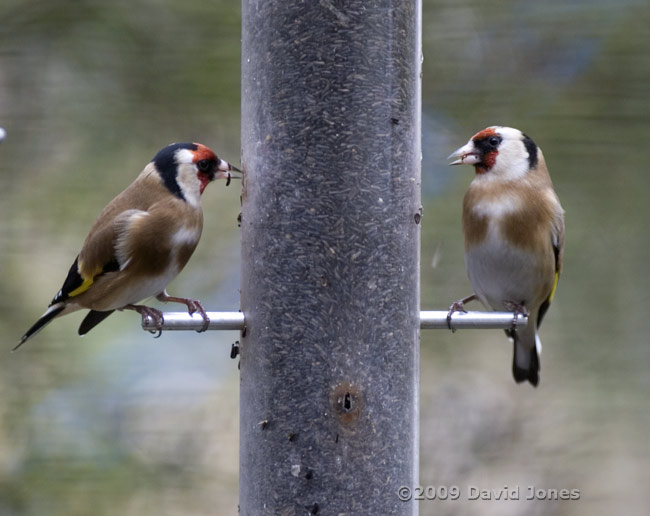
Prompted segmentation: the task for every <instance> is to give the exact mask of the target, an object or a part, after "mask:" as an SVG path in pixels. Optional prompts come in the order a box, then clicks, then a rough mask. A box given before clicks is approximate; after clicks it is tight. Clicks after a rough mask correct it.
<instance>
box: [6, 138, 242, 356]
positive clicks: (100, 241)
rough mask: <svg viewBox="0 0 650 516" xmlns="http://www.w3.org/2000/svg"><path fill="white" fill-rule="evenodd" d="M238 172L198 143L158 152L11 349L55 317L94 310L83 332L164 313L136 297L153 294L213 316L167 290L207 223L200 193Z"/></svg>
mask: <svg viewBox="0 0 650 516" xmlns="http://www.w3.org/2000/svg"><path fill="white" fill-rule="evenodd" d="M233 170H234V171H237V172H239V170H238V169H237V168H235V167H233V166H231V165H230V164H229V163H227V162H226V161H223V160H221V159H219V158H218V157H217V156H216V154H215V153H214V152H212V150H210V149H209V148H208V147H206V146H205V145H202V144H200V143H173V144H171V145H168V146H167V147H165V148H164V149H162V150H161V151H159V152H158V153H157V154H156V155H155V156H154V158H153V159H152V160H151V162H150V163H149V164H147V166H146V167H145V168H144V170H143V171H142V172H141V173H140V175H139V176H138V177H137V178H136V180H135V181H134V182H133V183H131V185H130V186H128V187H127V188H126V190H124V191H123V192H122V193H120V194H119V195H118V196H117V197H115V199H113V200H112V201H111V202H110V203H109V204H108V205H107V206H106V207H105V208H104V210H103V211H102V212H101V213H100V215H99V217H98V218H97V220H96V221H95V223H94V224H93V225H92V227H91V229H90V231H89V233H88V236H87V237H86V240H85V242H84V244H83V247H82V248H81V251H80V252H79V254H78V255H77V258H76V259H75V261H74V263H73V264H72V267H70V271H69V272H68V276H67V278H66V279H65V281H64V283H63V287H62V288H61V290H59V292H58V293H57V295H56V296H54V299H52V302H51V303H50V306H49V308H48V309H47V311H46V312H45V313H44V314H43V315H42V316H41V318H40V319H39V320H38V321H36V323H35V324H34V325H33V326H32V327H31V328H30V329H29V330H28V331H27V333H25V335H23V336H22V338H21V339H20V342H19V343H18V345H16V347H15V348H14V350H16V349H18V347H20V346H21V345H22V344H24V343H25V342H26V341H27V340H28V339H29V338H31V337H33V336H34V335H35V334H36V333H38V332H39V331H40V330H42V329H43V328H44V327H45V326H46V325H47V324H49V323H50V322H51V321H52V320H53V319H54V318H56V317H60V316H62V315H66V314H69V313H71V312H75V311H77V310H81V309H84V308H86V309H89V310H90V312H88V314H87V315H86V317H85V318H84V320H83V321H82V323H81V326H80V327H79V335H84V334H86V333H87V332H88V331H90V330H91V329H92V328H94V327H95V326H96V325H97V324H99V323H100V322H101V321H103V320H104V319H105V318H106V317H108V316H109V315H110V314H112V313H113V312H114V311H115V310H123V309H128V310H135V311H136V312H138V313H140V314H141V315H149V316H151V317H153V318H154V320H155V321H156V323H157V325H158V326H159V327H160V326H161V325H162V322H163V318H162V313H161V312H160V311H159V310H157V309H155V308H151V307H147V306H144V305H138V304H136V303H138V302H140V301H141V300H143V299H146V298H149V297H152V296H156V298H157V299H158V300H159V301H163V302H168V301H172V302H178V303H183V304H185V305H186V306H187V309H188V312H189V313H190V314H191V313H194V312H198V313H200V314H201V316H202V317H203V320H204V326H203V330H202V331H204V330H206V329H207V326H208V324H209V319H208V317H207V315H206V313H205V310H204V309H203V307H202V306H201V303H200V302H198V301H196V300H193V299H187V298H181V297H171V296H169V295H168V294H167V292H166V290H165V288H166V287H167V285H168V284H169V283H170V282H171V281H172V280H173V279H174V278H175V277H176V275H177V274H178V273H179V272H180V271H181V270H182V269H183V267H184V266H185V264H186V263H187V261H188V260H189V259H190V256H191V255H192V253H193V252H194V249H195V248H196V246H197V244H198V242H199V238H200V237H201V231H202V228H203V210H202V209H201V194H203V190H204V189H205V187H206V186H207V185H208V183H210V182H211V181H213V180H215V179H227V182H226V184H228V183H229V182H230V178H231V171H233Z"/></svg>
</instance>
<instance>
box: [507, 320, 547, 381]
mask: <svg viewBox="0 0 650 516" xmlns="http://www.w3.org/2000/svg"><path fill="white" fill-rule="evenodd" d="M533 328H534V326H533ZM506 334H507V335H508V337H510V339H511V340H512V341H513V342H514V355H513V358H512V375H513V376H514V378H515V381H516V382H517V383H521V382H525V381H529V382H530V384H531V385H533V387H537V384H538V383H539V369H540V366H539V355H540V354H541V352H542V343H541V342H540V340H539V336H538V335H537V331H536V330H535V329H533V330H532V331H526V330H524V332H522V333H518V332H517V331H514V330H506Z"/></svg>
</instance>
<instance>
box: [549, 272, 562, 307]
mask: <svg viewBox="0 0 650 516" xmlns="http://www.w3.org/2000/svg"><path fill="white" fill-rule="evenodd" d="M558 281H560V271H555V279H554V280H553V288H552V289H551V293H550V294H549V295H548V302H549V304H550V303H552V302H553V296H555V289H556V288H557V283H558Z"/></svg>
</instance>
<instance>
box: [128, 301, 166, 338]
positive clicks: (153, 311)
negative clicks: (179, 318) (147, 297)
mask: <svg viewBox="0 0 650 516" xmlns="http://www.w3.org/2000/svg"><path fill="white" fill-rule="evenodd" d="M124 308H126V309H128V310H135V311H136V312H138V313H139V314H140V315H141V316H142V324H143V325H144V324H145V322H146V321H147V318H151V320H152V321H153V323H154V326H155V327H156V329H155V330H149V333H151V334H155V333H156V332H158V335H156V336H155V337H154V339H157V338H159V337H160V336H161V335H162V329H163V324H164V323H165V318H164V317H163V313H162V312H161V311H160V310H158V309H157V308H151V307H150V306H145V305H126V306H125V307H124Z"/></svg>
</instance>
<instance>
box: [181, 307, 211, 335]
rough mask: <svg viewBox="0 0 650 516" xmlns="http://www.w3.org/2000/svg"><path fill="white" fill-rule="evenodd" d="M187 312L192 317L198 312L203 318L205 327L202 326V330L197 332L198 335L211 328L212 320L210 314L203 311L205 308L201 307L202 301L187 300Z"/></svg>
mask: <svg viewBox="0 0 650 516" xmlns="http://www.w3.org/2000/svg"><path fill="white" fill-rule="evenodd" d="M187 312H188V313H189V314H190V315H192V314H195V313H197V312H198V314H199V315H200V316H201V317H202V318H203V326H201V329H200V330H196V332H197V333H203V332H204V331H206V330H207V329H208V328H209V326H210V318H209V317H208V314H207V313H206V312H205V310H204V309H203V306H202V305H201V302H200V301H197V300H196V299H188V300H187Z"/></svg>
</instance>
